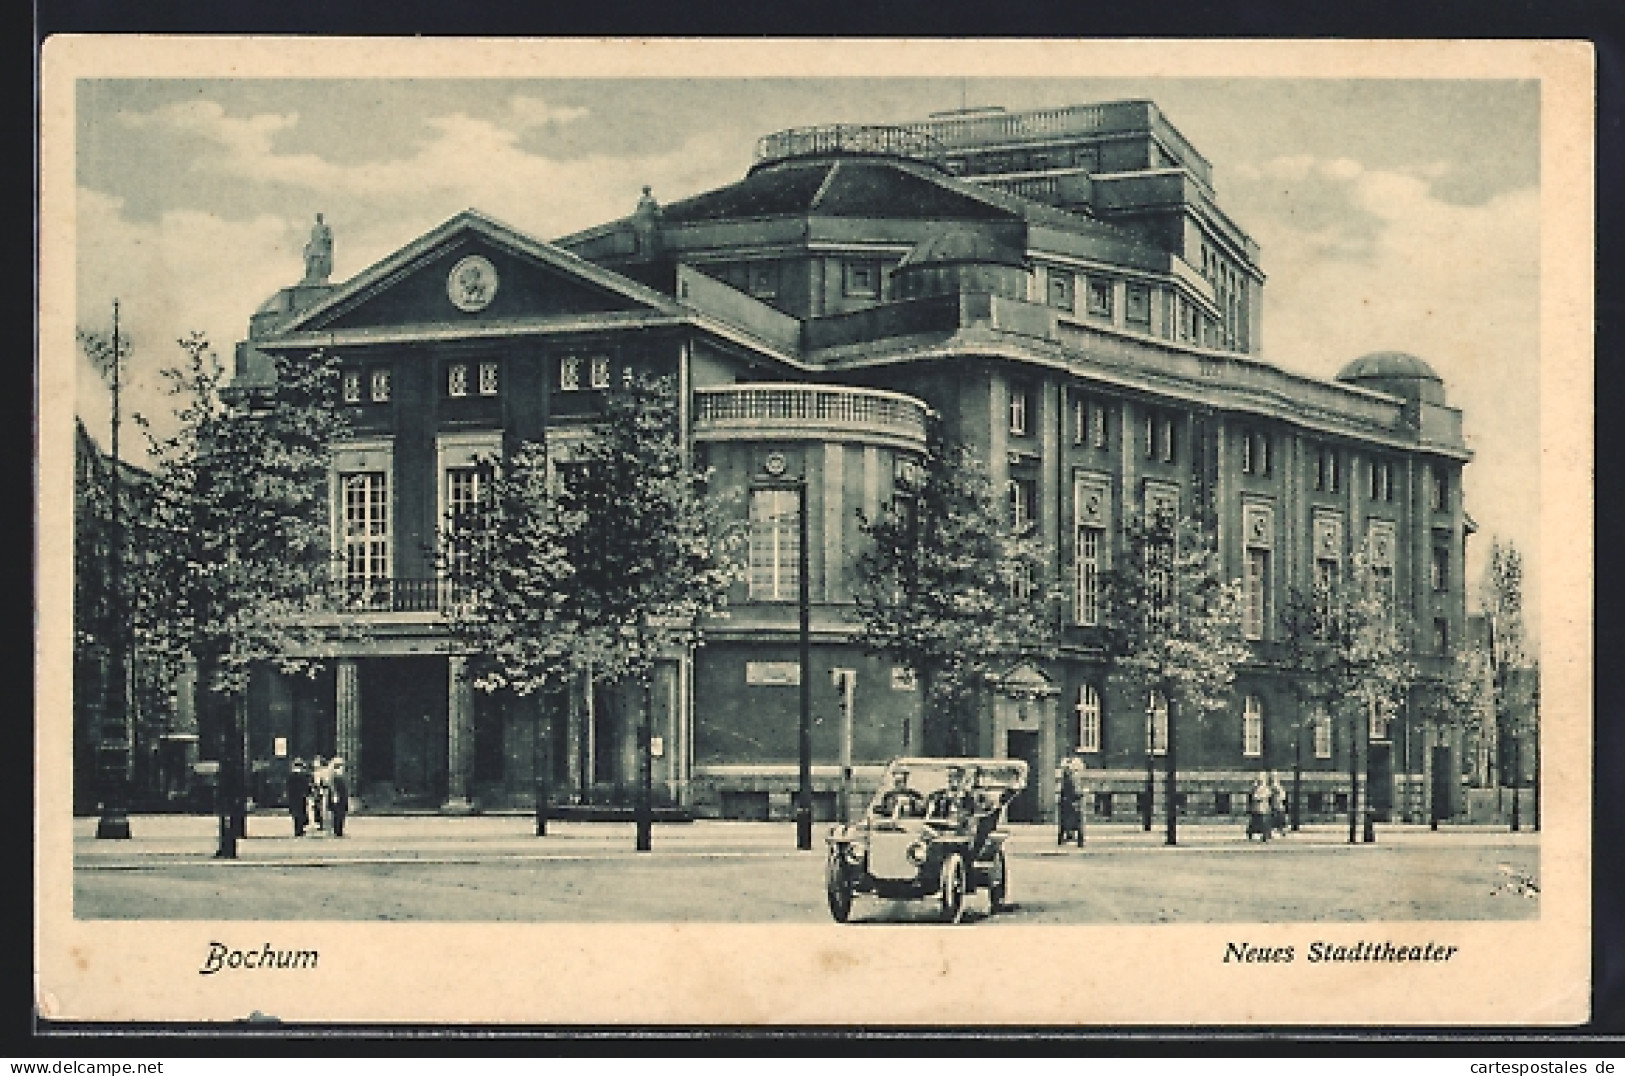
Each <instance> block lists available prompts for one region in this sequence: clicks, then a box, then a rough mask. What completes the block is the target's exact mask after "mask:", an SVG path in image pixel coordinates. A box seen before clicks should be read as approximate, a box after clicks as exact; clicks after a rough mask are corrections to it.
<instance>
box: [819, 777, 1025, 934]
mask: <svg viewBox="0 0 1625 1076" xmlns="http://www.w3.org/2000/svg"><path fill="white" fill-rule="evenodd" d="M1026 785H1027V764H1026V763H1025V762H1023V761H1021V760H1020V759H1004V758H900V759H896V760H894V761H893V762H891V763H890V764H888V765H887V767H886V772H885V774H884V775H883V776H882V777H881V781H880V788H879V791H877V792H876V793H875V797H874V799H873V800H872V801H871V802H870V804H869V809H868V810H867V811H865V812H864V816H863V819H862V821H859V822H855V823H851V824H843V825H838V826H836V827H835V828H834V829H832V830H831V831H830V834H829V836H828V838H826V840H827V842H828V844H829V859H828V862H827V863H826V866H825V887H826V889H827V892H828V896H829V911H830V914H831V915H833V916H834V917H835V920H836V922H840V923H844V922H846V921H847V920H848V919H849V918H850V917H851V915H852V901H853V899H854V898H855V896H856V895H857V894H859V893H872V894H874V895H875V896H877V897H880V898H881V899H883V900H914V899H921V898H926V897H934V898H935V899H936V902H937V907H938V911H939V916H940V918H941V919H942V921H943V922H947V923H957V922H959V919H960V917H961V916H962V915H964V911H965V898H966V897H967V896H969V895H970V894H973V893H975V892H976V891H977V890H979V889H981V890H985V891H986V892H987V899H988V912H989V914H992V913H994V912H997V911H999V910H1000V909H1001V908H1003V907H1004V905H1005V903H1006V901H1007V899H1008V895H1009V891H1010V872H1009V868H1008V866H1007V864H1006V862H1005V856H1004V842H1005V839H1006V838H1007V837H1008V836H1009V834H1008V833H1006V832H1005V831H1004V830H1003V829H1001V828H1000V827H1001V825H1002V824H1003V822H1004V812H1005V807H1006V806H1007V805H1008V804H1009V802H1010V800H1011V799H1012V798H1013V797H1014V796H1015V795H1016V793H1018V792H1020V791H1021V790H1022V789H1023V788H1025V787H1026Z"/></svg>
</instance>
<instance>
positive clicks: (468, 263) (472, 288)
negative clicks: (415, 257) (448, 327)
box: [446, 254, 498, 314]
mask: <svg viewBox="0 0 1625 1076" xmlns="http://www.w3.org/2000/svg"><path fill="white" fill-rule="evenodd" d="M497 283H498V280H497V267H496V266H494V265H492V264H491V262H490V261H489V260H488V259H486V258H482V257H481V256H480V255H478V254H470V255H469V256H468V257H466V258H464V259H463V260H462V261H460V262H458V263H457V264H456V265H454V266H452V267H451V273H450V275H448V276H447V277H446V295H447V297H449V298H450V299H451V304H452V305H453V306H455V307H456V308H457V309H458V310H462V311H464V312H466V313H469V314H472V313H475V312H476V311H480V310H484V309H485V308H486V307H488V306H490V305H491V300H492V299H494V298H496V294H497Z"/></svg>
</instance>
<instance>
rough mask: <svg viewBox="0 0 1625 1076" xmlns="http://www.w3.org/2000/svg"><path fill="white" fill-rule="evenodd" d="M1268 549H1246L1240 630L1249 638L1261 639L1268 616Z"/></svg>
mask: <svg viewBox="0 0 1625 1076" xmlns="http://www.w3.org/2000/svg"><path fill="white" fill-rule="evenodd" d="M1269 584H1270V551H1269V550H1267V549H1248V550H1247V579H1246V590H1247V594H1246V598H1247V604H1246V608H1245V609H1244V610H1243V615H1242V630H1243V633H1244V634H1245V635H1246V636H1247V638H1249V639H1262V638H1263V637H1264V625H1265V623H1266V622H1267V620H1268V616H1269Z"/></svg>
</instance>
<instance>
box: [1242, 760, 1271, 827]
mask: <svg viewBox="0 0 1625 1076" xmlns="http://www.w3.org/2000/svg"><path fill="white" fill-rule="evenodd" d="M1270 821H1271V819H1270V786H1269V782H1268V781H1266V780H1265V779H1264V775H1263V774H1259V775H1258V779H1257V780H1256V781H1254V782H1253V788H1252V791H1251V792H1249V793H1248V794H1247V839H1248V840H1249V841H1250V840H1252V839H1253V836H1254V835H1255V834H1256V835H1257V836H1258V838H1259V839H1260V840H1264V841H1267V840H1269V839H1270Z"/></svg>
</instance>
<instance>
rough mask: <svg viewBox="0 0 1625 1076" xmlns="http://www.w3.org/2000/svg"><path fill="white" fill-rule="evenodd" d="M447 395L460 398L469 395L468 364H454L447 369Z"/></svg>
mask: <svg viewBox="0 0 1625 1076" xmlns="http://www.w3.org/2000/svg"><path fill="white" fill-rule="evenodd" d="M446 395H447V396H451V397H453V398H460V397H463V396H467V395H468V364H467V363H464V362H454V363H452V364H451V365H450V366H448V367H446Z"/></svg>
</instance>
